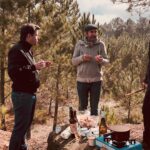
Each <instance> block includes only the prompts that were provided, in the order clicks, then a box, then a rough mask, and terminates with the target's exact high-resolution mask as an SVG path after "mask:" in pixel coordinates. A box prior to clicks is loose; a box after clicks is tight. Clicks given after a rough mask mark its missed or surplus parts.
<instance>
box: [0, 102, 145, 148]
mask: <svg viewBox="0 0 150 150" xmlns="http://www.w3.org/2000/svg"><path fill="white" fill-rule="evenodd" d="M112 104H113V103H111V105H112ZM107 105H108V104H107ZM113 107H114V106H111V108H113ZM117 110H119V112H118V111H117V114H120V115H121V114H122V113H123V114H124V112H123V111H121V112H122V113H121V112H120V108H119V109H118V108H117ZM63 111H64V112H66V111H68V107H66V110H63ZM61 113H62V111H61ZM13 117H14V116H13V115H12V114H11V115H9V116H7V118H6V125H7V126H6V127H7V131H2V130H0V150H8V145H9V140H10V136H11V131H12V127H13V122H14V121H13V119H14V118H13ZM118 117H120V116H118ZM118 117H117V118H118ZM67 122H68V121H67ZM52 125H53V118H51V117H50V116H48V117H47V119H46V122H45V123H41V124H37V123H36V122H35V123H34V125H32V128H31V139H30V140H28V141H27V143H28V147H29V150H47V146H48V143H47V139H48V136H49V133H50V132H51V131H52ZM124 125H126V126H129V127H130V129H131V130H130V138H131V139H136V140H137V141H139V142H142V135H143V123H139V124H124ZM71 149H72V147H71ZM66 150H70V147H67V149H66Z"/></svg>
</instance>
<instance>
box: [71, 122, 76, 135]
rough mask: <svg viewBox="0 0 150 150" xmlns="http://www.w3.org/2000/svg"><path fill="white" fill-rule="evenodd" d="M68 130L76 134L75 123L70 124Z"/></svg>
mask: <svg viewBox="0 0 150 150" xmlns="http://www.w3.org/2000/svg"><path fill="white" fill-rule="evenodd" d="M70 130H71V133H73V134H76V133H77V124H76V123H74V124H70Z"/></svg>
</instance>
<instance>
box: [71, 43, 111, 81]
mask: <svg viewBox="0 0 150 150" xmlns="http://www.w3.org/2000/svg"><path fill="white" fill-rule="evenodd" d="M84 54H89V55H91V56H92V60H91V61H88V62H86V61H83V55H84ZM96 55H101V56H102V57H103V61H102V62H101V63H98V62H96V60H95V56H96ZM108 62H109V61H108V57H107V53H106V47H105V44H104V43H103V42H102V41H98V42H96V43H94V44H93V45H92V46H89V45H88V44H87V43H86V42H85V41H82V40H79V41H78V42H77V44H76V46H75V49H74V54H73V58H72V63H73V65H74V66H77V81H79V82H86V83H91V82H97V81H100V80H102V73H101V66H102V65H104V64H107V63H108Z"/></svg>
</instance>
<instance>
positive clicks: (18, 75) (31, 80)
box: [8, 24, 51, 150]
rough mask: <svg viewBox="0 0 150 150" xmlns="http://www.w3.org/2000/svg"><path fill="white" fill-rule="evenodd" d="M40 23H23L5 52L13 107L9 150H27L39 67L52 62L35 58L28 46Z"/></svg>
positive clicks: (31, 43)
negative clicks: (18, 34) (16, 41)
mask: <svg viewBox="0 0 150 150" xmlns="http://www.w3.org/2000/svg"><path fill="white" fill-rule="evenodd" d="M39 29H40V27H39V26H37V25H34V24H25V25H23V26H22V28H21V32H20V41H19V42H18V43H17V44H15V45H14V46H13V47H12V48H11V49H10V51H9V53H8V74H9V76H10V78H11V80H12V82H13V84H12V103H13V107H14V115H15V121H14V128H13V131H12V135H11V139H10V144H9V150H27V146H26V144H25V134H26V132H27V130H28V129H29V127H30V125H31V123H32V120H33V116H34V110H35V104H36V94H35V93H36V91H37V88H38V87H39V85H40V82H39V76H38V70H41V69H43V68H45V67H48V66H49V65H50V64H51V62H49V61H40V62H37V63H36V62H35V60H34V58H33V54H32V51H31V47H32V46H33V45H36V44H37V43H38V30H39Z"/></svg>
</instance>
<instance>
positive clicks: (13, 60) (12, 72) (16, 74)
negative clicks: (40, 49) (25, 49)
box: [8, 49, 36, 81]
mask: <svg viewBox="0 0 150 150" xmlns="http://www.w3.org/2000/svg"><path fill="white" fill-rule="evenodd" d="M24 59H26V58H24V56H23V55H22V53H21V52H20V51H19V50H16V49H13V50H11V51H9V53H8V74H9V76H10V78H11V79H12V81H15V80H17V81H20V80H22V78H23V77H25V79H24V80H27V78H28V77H26V76H25V75H26V74H31V72H32V71H34V70H36V68H35V66H34V65H24V64H23V60H24Z"/></svg>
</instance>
